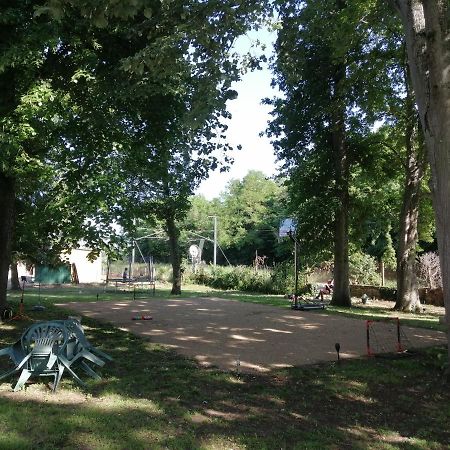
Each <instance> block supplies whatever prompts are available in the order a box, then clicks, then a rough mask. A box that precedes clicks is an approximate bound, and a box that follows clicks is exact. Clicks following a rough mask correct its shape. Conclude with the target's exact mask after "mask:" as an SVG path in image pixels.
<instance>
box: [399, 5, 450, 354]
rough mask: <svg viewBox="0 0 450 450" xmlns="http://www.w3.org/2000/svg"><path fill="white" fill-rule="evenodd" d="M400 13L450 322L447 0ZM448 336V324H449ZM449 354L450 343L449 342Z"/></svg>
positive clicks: (449, 47)
mask: <svg viewBox="0 0 450 450" xmlns="http://www.w3.org/2000/svg"><path fill="white" fill-rule="evenodd" d="M393 3H394V5H395V6H396V8H397V9H398V11H399V12H400V16H401V18H402V22H403V26H404V30H405V36H406V44H407V49H408V60H409V66H410V70H411V79H412V83H413V87H414V91H415V94H416V100H417V105H418V109H419V115H420V120H421V123H422V128H423V132H424V136H425V144H426V149H427V155H428V159H429V162H430V166H431V175H432V181H431V186H432V196H433V206H434V211H435V215H436V234H437V241H438V248H439V257H440V261H441V271H442V285H443V292H444V304H445V311H446V320H447V325H449V324H450V176H449V174H450V157H449V155H450V70H449V67H448V64H449V63H448V54H449V50H450V33H449V29H448V23H449V20H448V19H449V11H448V2H447V1H445V0H426V1H425V0H393ZM447 330H448V331H447V333H448V337H449V340H450V326H448V327H447ZM448 352H449V359H450V345H448Z"/></svg>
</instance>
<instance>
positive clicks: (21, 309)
mask: <svg viewBox="0 0 450 450" xmlns="http://www.w3.org/2000/svg"><path fill="white" fill-rule="evenodd" d="M26 282H27V277H22V293H21V295H20V303H19V311H18V312H17V314H16V315H15V316H13V317H12V318H11V320H23V319H25V320H31V318H30V317H28V316H27V315H26V314H25V308H24V303H23V297H24V293H25V283H26Z"/></svg>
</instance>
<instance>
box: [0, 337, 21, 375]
mask: <svg viewBox="0 0 450 450" xmlns="http://www.w3.org/2000/svg"><path fill="white" fill-rule="evenodd" d="M0 356H9V358H10V360H11V362H12V364H13V365H14V367H13V368H12V369H10V370H8V371H7V372H5V373H2V374H0V380H3V379H4V378H8V377H10V376H11V375H14V374H15V373H17V372H19V371H20V369H21V367H22V366H21V363H22V361H23V360H24V359H25V357H26V356H27V354H26V353H25V351H24V350H23V348H22V342H21V340H20V339H19V340H18V341H17V342H15V343H14V344H13V345H11V346H10V347H6V348H2V349H0Z"/></svg>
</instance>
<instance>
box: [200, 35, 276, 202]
mask: <svg viewBox="0 0 450 450" xmlns="http://www.w3.org/2000/svg"><path fill="white" fill-rule="evenodd" d="M254 36H256V35H255V34H253V35H250V37H248V36H245V37H242V38H240V40H239V41H238V43H237V44H236V48H238V49H239V51H242V52H245V51H247V50H248V48H249V46H250V45H251V42H252V38H253V37H254ZM257 36H258V38H259V39H260V40H263V41H264V42H265V43H266V44H267V45H268V46H271V43H272V42H273V39H274V35H273V34H271V33H268V32H262V33H261V32H259V33H257ZM268 51H269V50H268ZM270 81H271V74H270V71H269V70H268V68H264V69H263V70H259V71H255V72H250V73H247V74H246V75H244V76H243V78H242V80H241V81H240V82H239V83H236V84H235V86H234V87H233V88H234V89H235V90H236V91H237V92H238V98H237V99H236V100H233V101H231V102H229V111H230V113H231V114H232V119H231V121H230V122H229V128H228V131H227V140H228V142H229V143H230V144H231V145H232V146H233V147H237V146H238V145H241V146H242V150H236V151H234V152H232V153H231V156H232V157H233V158H234V164H233V165H232V166H231V168H230V171H229V172H226V173H219V172H218V171H215V172H212V173H211V174H210V177H209V179H207V180H205V181H203V182H202V184H201V185H200V187H199V189H198V190H197V193H198V194H202V195H204V196H205V197H206V198H207V199H212V198H215V197H218V196H219V194H220V193H221V192H223V191H224V190H225V189H226V186H227V184H228V182H229V181H230V180H231V179H242V178H243V177H244V176H245V175H246V174H247V173H248V171H249V170H259V171H261V172H263V173H265V174H266V175H268V176H271V175H273V174H275V173H276V163H275V156H274V154H273V148H272V146H271V144H270V142H269V139H268V138H267V137H260V136H259V133H260V132H261V131H264V130H265V128H266V125H267V122H268V120H269V118H270V116H269V112H270V107H269V106H266V105H261V100H262V99H263V98H264V97H272V96H274V95H275V91H274V90H272V89H271V87H270Z"/></svg>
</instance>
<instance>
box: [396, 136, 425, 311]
mask: <svg viewBox="0 0 450 450" xmlns="http://www.w3.org/2000/svg"><path fill="white" fill-rule="evenodd" d="M411 131H412V130H411ZM419 139H420V138H419ZM413 140H414V138H413V137H412V136H410V137H407V141H408V142H407V165H406V180H405V189H404V192H403V205H402V210H401V214H400V232H399V244H398V252H397V302H396V304H395V307H394V309H398V310H401V311H415V310H417V309H419V307H420V300H419V291H418V287H417V277H416V273H415V270H414V269H415V261H416V245H417V240H418V219H419V200H420V186H421V183H422V179H423V172H424V166H425V160H424V158H423V151H422V150H421V148H420V147H421V144H420V143H419V147H417V143H414V142H413Z"/></svg>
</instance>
